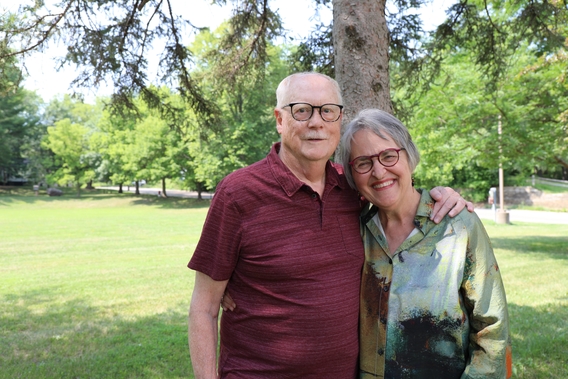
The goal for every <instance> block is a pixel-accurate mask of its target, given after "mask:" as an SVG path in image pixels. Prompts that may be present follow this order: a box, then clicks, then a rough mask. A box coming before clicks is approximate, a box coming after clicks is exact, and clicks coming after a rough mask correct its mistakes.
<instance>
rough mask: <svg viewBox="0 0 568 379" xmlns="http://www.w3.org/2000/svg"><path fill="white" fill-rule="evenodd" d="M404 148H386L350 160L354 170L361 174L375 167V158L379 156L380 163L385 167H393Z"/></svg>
mask: <svg viewBox="0 0 568 379" xmlns="http://www.w3.org/2000/svg"><path fill="white" fill-rule="evenodd" d="M401 150H404V149H402V148H401V149H385V150H383V151H381V152H380V153H378V154H373V155H361V156H360V157H357V158H355V159H353V160H352V161H351V162H349V165H350V166H351V167H353V170H355V171H357V172H358V173H359V174H366V173H368V172H369V171H371V169H372V168H373V158H377V160H378V161H379V163H380V164H382V165H383V166H385V167H392V166H394V165H395V164H397V163H398V159H399V158H400V154H399V153H400V151H401Z"/></svg>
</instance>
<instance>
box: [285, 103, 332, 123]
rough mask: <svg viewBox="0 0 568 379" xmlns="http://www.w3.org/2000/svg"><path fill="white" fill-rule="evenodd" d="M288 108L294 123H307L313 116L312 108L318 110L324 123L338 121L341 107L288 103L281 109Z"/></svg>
mask: <svg viewBox="0 0 568 379" xmlns="http://www.w3.org/2000/svg"><path fill="white" fill-rule="evenodd" d="M286 107H290V112H291V113H292V117H293V118H294V120H296V121H308V120H309V119H310V118H311V117H312V115H313V114H314V108H316V109H318V110H319V114H320V116H321V118H322V119H323V120H324V121H327V122H334V121H337V120H339V117H340V116H341V110H342V109H343V105H338V104H323V105H320V106H315V105H311V104H308V103H290V104H288V105H284V106H283V107H282V108H286Z"/></svg>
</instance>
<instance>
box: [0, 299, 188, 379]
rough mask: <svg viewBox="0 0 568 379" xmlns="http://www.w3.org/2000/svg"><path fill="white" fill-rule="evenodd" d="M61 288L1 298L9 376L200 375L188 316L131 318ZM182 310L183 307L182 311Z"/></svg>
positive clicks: (1, 358) (2, 361) (3, 358)
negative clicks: (68, 296) (65, 296)
mask: <svg viewBox="0 0 568 379" xmlns="http://www.w3.org/2000/svg"><path fill="white" fill-rule="evenodd" d="M56 296H57V295H56V294H55V290H45V291H44V290H42V291H41V292H39V291H37V292H28V293H25V294H23V295H22V296H17V295H9V296H5V297H4V298H3V299H2V303H3V304H2V306H1V308H0V309H2V312H1V315H0V323H1V325H2V331H1V332H0V336H1V340H2V344H0V352H1V355H0V366H1V367H2V370H1V373H0V377H2V378H105V379H106V378H182V377H183V378H193V376H192V375H193V374H192V372H191V371H192V370H191V364H190V359H189V351H188V347H187V321H186V320H187V313H186V312H185V311H184V312H182V311H181V310H179V311H173V310H170V311H168V312H166V313H160V314H156V315H153V316H146V317H139V318H134V319H125V318H124V317H122V316H120V315H116V314H114V315H113V314H112V312H113V310H112V309H103V308H97V307H94V306H92V305H89V304H88V303H87V302H85V301H83V300H81V299H75V300H71V301H67V302H64V303H62V304H56V303H55V302H54V300H53V298H56ZM180 309H181V306H180Z"/></svg>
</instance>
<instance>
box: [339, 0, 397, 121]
mask: <svg viewBox="0 0 568 379" xmlns="http://www.w3.org/2000/svg"><path fill="white" fill-rule="evenodd" d="M385 3H386V1H385V0H358V1H352V0H333V49H334V53H335V79H336V80H337V81H338V83H339V85H340V87H341V91H342V94H343V105H344V106H345V109H344V110H345V115H344V119H343V122H344V124H346V123H348V122H349V121H350V120H351V119H352V118H353V117H355V115H356V114H357V113H358V112H359V111H360V110H362V109H365V108H379V109H382V110H384V111H386V112H389V113H391V114H392V113H393V110H392V104H391V97H390V85H389V36H388V27H387V21H386V16H385Z"/></svg>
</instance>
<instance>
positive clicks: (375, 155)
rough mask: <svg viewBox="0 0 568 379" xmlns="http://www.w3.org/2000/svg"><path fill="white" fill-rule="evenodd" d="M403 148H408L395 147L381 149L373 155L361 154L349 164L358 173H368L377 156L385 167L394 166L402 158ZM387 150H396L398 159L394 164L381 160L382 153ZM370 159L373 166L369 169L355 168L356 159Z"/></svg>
mask: <svg viewBox="0 0 568 379" xmlns="http://www.w3.org/2000/svg"><path fill="white" fill-rule="evenodd" d="M401 150H406V149H405V148H404V147H401V148H400V149H395V148H392V147H391V148H388V149H384V150H382V151H379V152H378V153H377V154H373V155H361V156H358V157H357V158H355V159H353V160H352V161H351V162H349V166H351V168H353V170H354V171H355V172H356V173H358V174H361V175H363V174H366V173H368V172H370V171H371V170H372V169H373V158H377V161H378V162H379V163H380V164H381V165H383V166H384V167H392V166H394V165H396V164H397V163H398V161H399V160H400V151H401ZM385 151H395V152H396V161H395V162H394V163H393V164H388V165H387V164H384V163H383V162H381V154H383V153H384V152H385ZM362 158H364V159H369V160H370V161H371V166H370V167H369V169H368V170H367V171H363V172H361V171H357V169H356V168H355V161H356V160H358V159H362Z"/></svg>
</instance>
